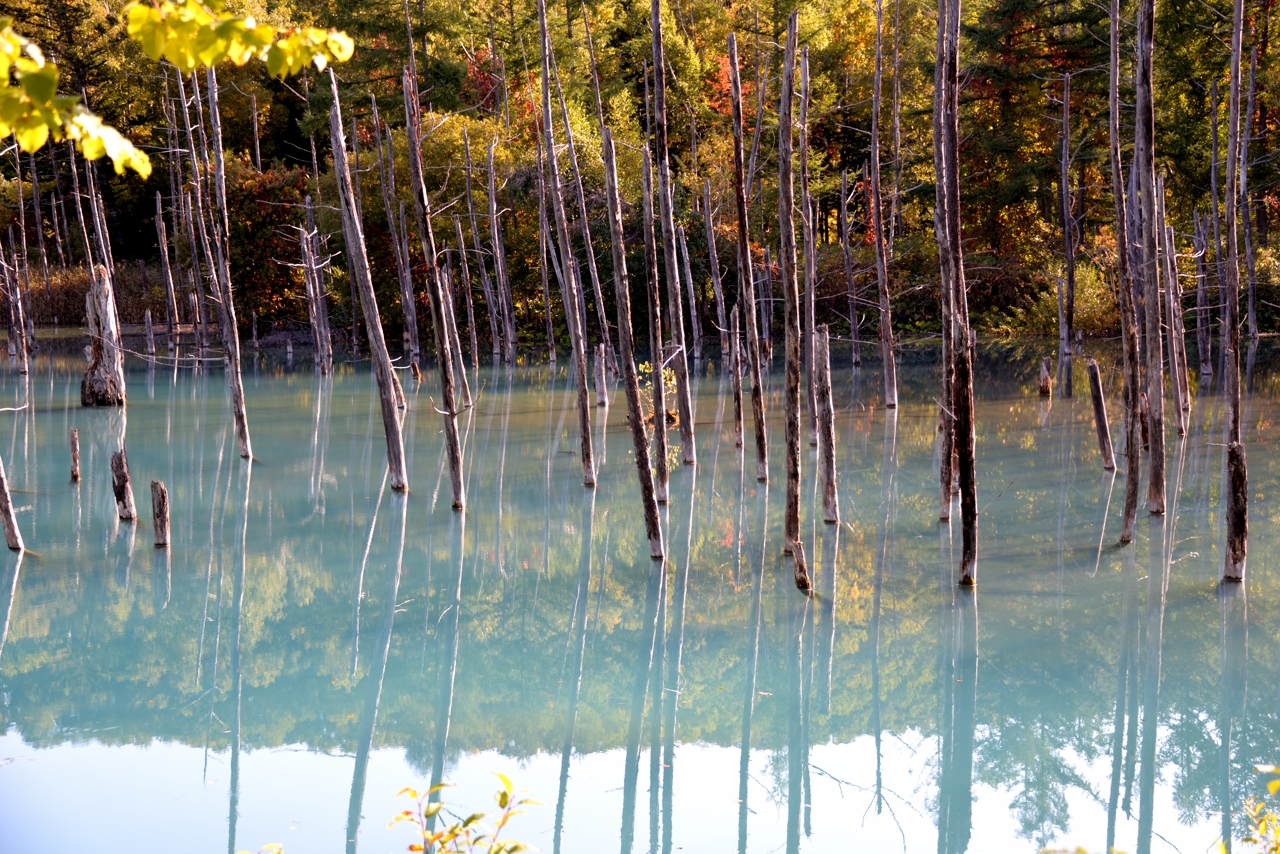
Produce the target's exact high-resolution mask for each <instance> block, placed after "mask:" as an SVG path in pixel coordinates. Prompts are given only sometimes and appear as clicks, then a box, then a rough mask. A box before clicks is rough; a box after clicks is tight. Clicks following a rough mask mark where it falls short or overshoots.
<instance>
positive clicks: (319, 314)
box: [254, 196, 333, 374]
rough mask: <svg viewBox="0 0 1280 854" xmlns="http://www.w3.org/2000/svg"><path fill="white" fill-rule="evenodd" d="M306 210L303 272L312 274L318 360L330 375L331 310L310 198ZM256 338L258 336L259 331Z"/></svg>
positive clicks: (310, 299)
mask: <svg viewBox="0 0 1280 854" xmlns="http://www.w3.org/2000/svg"><path fill="white" fill-rule="evenodd" d="M306 209H307V227H306V229H305V231H304V232H303V235H302V245H303V253H304V255H303V263H304V270H309V271H310V288H309V289H308V292H307V304H308V307H309V309H310V311H309V314H310V315H311V324H312V329H313V330H314V332H315V348H316V356H315V361H316V364H317V365H318V366H319V367H320V373H321V374H328V373H329V372H330V371H331V370H332V368H333V338H332V336H331V334H330V331H329V307H328V301H327V300H326V298H325V292H324V276H323V275H322V274H321V267H322V265H321V263H320V251H319V249H320V236H319V232H318V231H317V230H316V218H315V211H314V210H313V209H312V207H311V197H310V196H307V198H306ZM254 336H255V338H256V336H257V330H256V329H255V330H254Z"/></svg>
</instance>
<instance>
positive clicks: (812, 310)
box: [799, 45, 874, 447]
mask: <svg viewBox="0 0 1280 854" xmlns="http://www.w3.org/2000/svg"><path fill="white" fill-rule="evenodd" d="M873 121H874V120H873ZM799 131H800V232H801V235H802V236H803V238H804V247H803V252H804V333H803V337H802V338H801V346H802V347H803V348H804V380H805V382H804V389H805V398H806V400H807V402H808V404H809V445H810V446H811V447H812V446H816V445H817V444H818V404H817V397H816V386H817V378H816V377H815V375H814V367H813V360H814V353H815V344H814V340H813V336H814V327H815V326H816V325H817V324H816V319H815V314H816V313H817V303H816V294H815V293H814V289H815V288H816V287H817V284H818V265H817V253H816V252H815V251H814V250H815V246H814V241H815V240H816V236H815V235H814V233H813V230H814V222H813V207H812V204H811V201H812V200H811V197H810V195H809V46H808V45H805V46H804V47H802V48H801V49H800V127H799Z"/></svg>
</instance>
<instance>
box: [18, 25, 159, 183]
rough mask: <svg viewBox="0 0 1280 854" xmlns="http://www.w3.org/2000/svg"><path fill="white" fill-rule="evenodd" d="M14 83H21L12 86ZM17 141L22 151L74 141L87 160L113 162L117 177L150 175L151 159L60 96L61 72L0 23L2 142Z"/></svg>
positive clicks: (111, 129)
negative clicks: (50, 142) (132, 173)
mask: <svg viewBox="0 0 1280 854" xmlns="http://www.w3.org/2000/svg"><path fill="white" fill-rule="evenodd" d="M11 72H12V80H13V81H15V82H16V83H17V85H16V86H15V85H13V83H11V82H10V78H11ZM10 135H12V136H14V137H15V138H16V139H17V141H18V146H19V148H21V149H22V150H23V151H26V152H32V151H36V150H37V149H39V148H41V147H42V146H43V145H44V144H45V143H46V142H48V140H49V137H50V136H52V137H53V138H54V139H55V140H62V139H70V140H72V141H74V142H75V143H76V144H77V145H78V146H79V147H80V150H81V151H82V152H84V156H85V157H86V158H88V159H89V160H97V159H98V158H100V157H104V156H105V157H110V158H111V163H112V165H113V166H114V167H115V170H116V173H117V174H121V173H123V172H124V171H125V170H126V169H132V170H133V171H135V172H137V173H138V174H139V175H141V176H142V177H144V178H145V177H147V176H148V175H150V174H151V159H150V158H149V157H147V155H146V154H145V153H144V152H142V151H139V150H138V149H137V148H135V147H134V145H133V143H132V142H130V141H129V140H128V139H127V138H125V136H124V135H123V134H121V133H120V132H119V131H117V130H115V129H114V128H112V127H109V126H108V125H105V124H103V122H102V119H100V118H98V117H97V116H95V115H94V114H93V113H91V112H89V111H88V110H87V109H85V108H84V106H83V105H82V104H80V102H79V100H78V99H77V98H73V97H70V96H67V95H59V94H58V68H57V66H55V65H54V64H53V63H51V62H47V61H46V60H45V58H44V54H43V53H41V51H40V49H39V48H38V47H37V46H36V45H34V44H32V43H31V42H29V41H27V40H26V39H25V38H23V37H22V36H20V35H18V34H17V33H16V32H14V29H13V26H12V21H11V20H10V19H8V18H0V138H3V137H7V136H10Z"/></svg>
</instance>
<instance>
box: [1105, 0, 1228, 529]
mask: <svg viewBox="0 0 1280 854" xmlns="http://www.w3.org/2000/svg"><path fill="white" fill-rule="evenodd" d="M1122 23H1123V18H1122V17H1121V6H1120V0H1111V15H1110V28H1111V32H1110V70H1109V78H1108V88H1107V99H1108V107H1109V109H1108V119H1107V121H1108V126H1107V135H1108V144H1109V147H1110V154H1111V158H1110V159H1111V197H1112V202H1113V204H1114V208H1115V229H1116V290H1117V292H1118V293H1119V301H1120V336H1121V339H1122V348H1121V349H1122V352H1123V354H1124V357H1123V364H1124V397H1123V401H1124V407H1123V408H1124V419H1123V424H1124V454H1125V460H1124V463H1125V474H1124V510H1123V513H1122V516H1121V524H1120V542H1121V544H1125V543H1130V542H1132V541H1133V533H1134V526H1135V524H1136V521H1137V513H1138V485H1139V481H1140V479H1141V475H1142V455H1141V453H1140V452H1139V445H1140V435H1141V428H1140V427H1139V421H1140V416H1139V413H1138V406H1139V394H1140V392H1141V389H1140V381H1139V371H1140V368H1141V361H1140V356H1139V353H1138V330H1139V328H1140V327H1139V324H1138V311H1137V306H1136V305H1135V302H1134V298H1133V294H1134V281H1133V277H1132V271H1131V268H1130V265H1129V254H1130V252H1131V251H1132V248H1133V243H1132V240H1131V237H1130V232H1129V213H1130V212H1129V211H1128V205H1127V200H1126V198H1125V180H1124V164H1123V161H1122V160H1121V142H1122V140H1121V138H1120V128H1121V115H1120V111H1121V107H1122V103H1121V100H1120V83H1121V77H1120V75H1121V69H1120V48H1121V41H1122V39H1124V38H1126V35H1125V34H1123V33H1122V32H1121V25H1122ZM1196 317H1197V323H1200V322H1203V323H1205V327H1204V329H1205V336H1206V340H1207V336H1208V322H1207V319H1205V315H1204V313H1203V312H1199V313H1197V315H1196Z"/></svg>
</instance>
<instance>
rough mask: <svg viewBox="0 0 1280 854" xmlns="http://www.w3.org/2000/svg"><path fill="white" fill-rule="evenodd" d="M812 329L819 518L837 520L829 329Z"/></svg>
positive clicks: (834, 429)
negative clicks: (816, 407) (816, 409)
mask: <svg viewBox="0 0 1280 854" xmlns="http://www.w3.org/2000/svg"><path fill="white" fill-rule="evenodd" d="M813 332H814V342H813V343H814V350H813V364H814V372H815V377H814V379H815V381H816V385H817V397H818V470H819V472H820V474H821V477H822V521H823V522H828V523H835V524H838V523H839V522H840V496H839V494H838V492H837V488H836V408H835V403H834V402H833V401H832V398H831V333H830V332H829V331H828V329H827V325H826V324H825V323H824V324H822V325H821V326H817V327H815V328H814V330H813Z"/></svg>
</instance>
